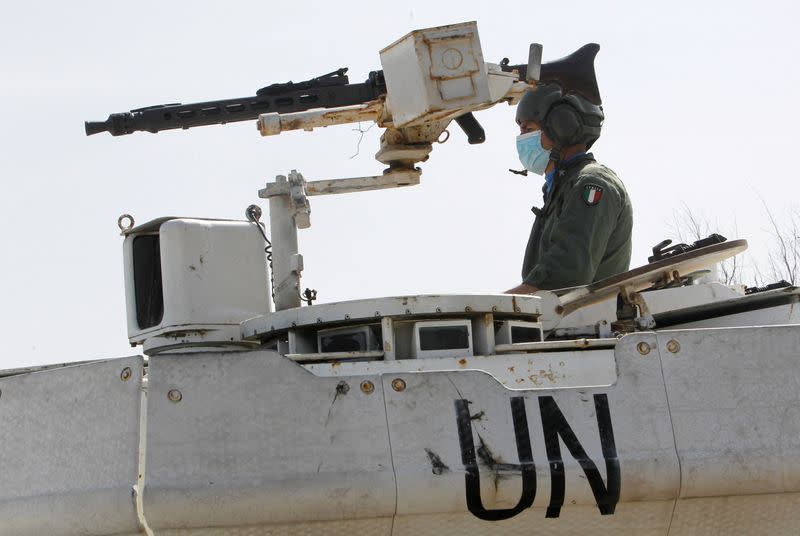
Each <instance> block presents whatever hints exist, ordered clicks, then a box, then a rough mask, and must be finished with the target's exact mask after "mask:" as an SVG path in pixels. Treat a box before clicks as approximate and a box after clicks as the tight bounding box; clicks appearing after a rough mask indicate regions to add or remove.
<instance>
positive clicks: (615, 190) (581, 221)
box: [506, 45, 633, 294]
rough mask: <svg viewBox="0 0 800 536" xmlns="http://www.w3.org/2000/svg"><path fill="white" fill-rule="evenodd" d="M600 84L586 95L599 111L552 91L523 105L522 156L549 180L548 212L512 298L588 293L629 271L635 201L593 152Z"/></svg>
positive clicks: (536, 93) (544, 89)
mask: <svg viewBox="0 0 800 536" xmlns="http://www.w3.org/2000/svg"><path fill="white" fill-rule="evenodd" d="M587 46H588V45H587ZM594 46H595V47H597V49H599V46H597V45H594ZM584 48H585V47H584ZM579 52H580V51H579ZM594 52H595V53H596V50H595V51H594ZM576 54H577V53H576ZM593 57H594V55H593V54H592V59H593ZM543 67H544V66H543ZM591 75H592V78H594V69H593V68H592V71H591ZM562 78H565V79H569V77H562ZM573 80H574V78H573ZM594 84H595V86H594V92H592V91H591V88H590V90H588V91H583V94H584V95H587V94H588V95H589V97H590V98H591V97H593V96H594V97H596V98H594V99H593V100H595V101H597V102H596V103H593V102H591V101H590V100H589V99H587V98H586V97H585V96H583V95H582V94H581V92H579V91H573V90H571V88H569V87H567V88H564V87H562V85H561V84H559V83H549V84H539V85H537V87H536V88H535V89H533V90H530V91H528V92H527V93H526V94H525V95H524V96H523V97H522V99H521V100H520V102H519V104H518V105H517V116H516V120H517V124H518V125H519V129H520V135H519V136H518V137H517V152H518V153H519V158H520V161H521V162H522V164H523V166H524V167H525V169H526V170H527V171H529V172H531V173H535V174H537V175H542V174H543V175H544V179H545V184H544V186H543V187H542V193H543V194H544V206H543V207H542V208H541V209H539V208H536V207H534V208H533V209H532V210H533V212H534V214H535V215H536V220H535V221H534V224H533V229H531V234H530V238H529V239H528V246H527V248H526V250H525V259H524V261H523V264H522V284H520V285H517V286H516V287H514V288H512V289H509V290H507V291H506V293H507V294H531V293H533V292H536V291H537V290H539V289H545V290H550V289H559V288H566V287H574V286H578V285H586V284H589V283H592V282H594V281H599V280H601V279H605V278H607V277H610V276H612V275H614V274H618V273H621V272H625V271H627V270H628V269H629V267H630V260H631V231H632V228H633V212H632V208H631V202H630V199H629V198H628V193H627V192H626V191H625V186H624V185H623V184H622V181H620V180H619V178H618V177H617V175H616V174H615V173H614V172H613V171H611V170H610V169H608V168H607V167H605V166H603V165H601V164H598V163H597V162H596V161H595V159H594V156H593V155H592V153H589V152H587V150H588V149H589V148H590V147H591V146H592V144H593V143H594V142H595V141H596V140H597V138H598V137H599V136H600V128H601V126H602V122H603V119H604V116H603V110H602V107H601V106H600V103H599V92H597V90H596V82H594ZM592 93H594V95H592Z"/></svg>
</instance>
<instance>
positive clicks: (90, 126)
mask: <svg viewBox="0 0 800 536" xmlns="http://www.w3.org/2000/svg"><path fill="white" fill-rule="evenodd" d="M132 118H133V116H131V114H130V113H122V114H111V115H109V116H108V119H106V120H105V121H85V122H84V126H85V129H86V135H87V136H91V135H92V134H97V133H99V132H108V133H109V134H111V135H112V136H122V135H123V134H130V133H131V132H133V131H134V129H133V128H132V127H131V125H130V121H131V119H132Z"/></svg>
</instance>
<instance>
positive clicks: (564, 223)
mask: <svg viewBox="0 0 800 536" xmlns="http://www.w3.org/2000/svg"><path fill="white" fill-rule="evenodd" d="M533 211H534V213H536V221H535V222H534V224H533V229H532V230H531V236H530V239H529V240H528V247H527V248H526V250H525V260H524V261H523V265H522V282H523V283H526V284H528V285H533V286H535V287H538V288H541V289H558V288H565V287H573V286H577V285H586V284H589V283H592V282H594V281H599V280H601V279H605V278H607V277H610V276H612V275H614V274H618V273H621V272H625V271H627V270H628V269H629V268H630V260H631V232H632V229H633V210H632V208H631V202H630V199H629V198H628V193H627V192H626V191H625V186H624V185H623V184H622V182H621V181H620V180H619V178H618V177H617V176H616V174H615V173H614V172H613V171H611V170H610V169H608V168H607V167H605V166H603V165H600V164H598V163H597V162H595V160H594V157H593V156H592V154H591V153H588V154H584V155H581V156H577V157H574V158H573V159H572V160H570V161H568V162H567V163H566V165H564V166H563V168H562V169H561V170H560V171H559V172H558V173H556V176H555V179H554V181H553V188H552V191H551V192H550V193H549V194H547V193H545V203H544V207H543V208H542V209H536V208H534V209H533Z"/></svg>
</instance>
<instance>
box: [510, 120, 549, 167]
mask: <svg viewBox="0 0 800 536" xmlns="http://www.w3.org/2000/svg"><path fill="white" fill-rule="evenodd" d="M517 154H519V161H520V162H521V163H522V166H523V167H524V168H525V169H527V170H528V171H530V172H531V173H536V174H537V175H544V170H545V169H547V163H548V162H549V161H550V151H546V150H545V149H544V147H542V131H541V130H535V131H533V132H526V133H525V134H520V135H519V136H517Z"/></svg>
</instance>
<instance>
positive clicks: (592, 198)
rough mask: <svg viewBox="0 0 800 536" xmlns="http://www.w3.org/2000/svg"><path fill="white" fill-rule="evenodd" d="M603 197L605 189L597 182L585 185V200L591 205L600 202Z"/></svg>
mask: <svg viewBox="0 0 800 536" xmlns="http://www.w3.org/2000/svg"><path fill="white" fill-rule="evenodd" d="M602 197H603V189H602V188H601V187H599V186H598V185H596V184H587V185H586V186H584V187H583V200H584V201H586V204H587V205H589V206H590V207H591V206H594V205H596V204H597V203H599V202H600V199H601V198H602Z"/></svg>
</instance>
